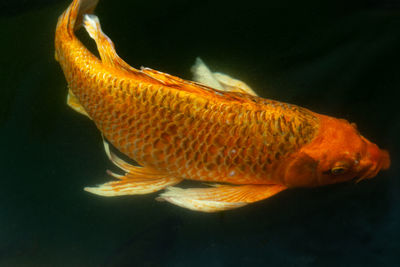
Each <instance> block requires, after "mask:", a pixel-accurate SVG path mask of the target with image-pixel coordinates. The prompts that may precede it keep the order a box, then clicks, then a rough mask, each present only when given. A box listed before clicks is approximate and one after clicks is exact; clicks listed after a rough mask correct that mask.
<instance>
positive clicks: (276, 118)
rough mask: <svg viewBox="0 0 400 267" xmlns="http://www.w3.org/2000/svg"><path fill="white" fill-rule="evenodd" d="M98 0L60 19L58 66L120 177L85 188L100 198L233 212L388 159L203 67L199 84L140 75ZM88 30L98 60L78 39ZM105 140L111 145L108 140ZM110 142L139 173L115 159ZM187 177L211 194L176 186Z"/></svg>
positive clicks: (79, 1)
mask: <svg viewBox="0 0 400 267" xmlns="http://www.w3.org/2000/svg"><path fill="white" fill-rule="evenodd" d="M97 2H98V1H97V0H74V1H73V2H72V4H71V5H70V6H69V7H68V8H67V9H66V10H65V11H64V13H63V14H62V15H61V16H60V18H59V20H58V24H57V28H56V35H55V58H56V60H57V61H58V62H59V63H60V65H61V68H62V70H63V72H64V75H65V78H66V80H67V82H68V86H69V93H68V97H67V103H68V105H69V106H70V107H72V108H73V109H74V110H76V111H77V112H79V113H81V114H83V115H85V116H87V117H89V118H90V119H91V120H92V121H93V122H94V123H95V124H96V126H97V128H98V129H99V130H100V132H101V134H102V135H103V137H104V147H105V152H106V154H107V156H108V158H109V159H110V160H111V161H112V162H113V163H114V164H115V165H116V166H117V167H119V168H120V169H121V170H122V171H123V172H124V174H117V173H114V172H111V171H108V174H109V175H110V176H112V177H114V178H116V179H118V180H116V181H112V182H107V183H104V184H102V185H98V186H96V187H86V188H85V190H86V191H88V192H90V193H93V194H97V195H101V196H121V195H139V194H148V193H152V192H156V191H159V190H162V189H165V191H164V192H163V193H161V194H160V195H159V197H158V200H162V201H168V202H170V203H173V204H175V205H178V206H181V207H184V208H188V209H191V210H195V211H202V212H215V211H221V210H228V209H234V208H238V207H242V206H245V205H247V204H249V203H252V202H256V201H260V200H263V199H266V198H269V197H271V196H273V195H275V194H277V193H279V192H281V191H283V190H285V189H287V188H293V187H315V186H324V185H329V184H335V183H340V182H345V181H350V180H357V181H359V180H362V179H366V178H372V177H374V176H376V175H377V173H378V172H379V171H380V170H381V169H383V170H385V169H388V168H389V166H390V158H389V154H388V152H387V151H385V150H381V149H379V148H378V146H377V145H375V144H374V143H372V142H370V141H368V140H367V139H366V138H364V137H363V136H362V135H361V134H360V133H359V132H358V130H357V128H356V127H355V125H354V124H352V123H349V122H348V121H346V120H344V119H337V118H333V117H329V116H326V115H322V114H317V113H315V112H312V111H310V110H308V109H306V108H302V107H299V106H296V105H291V104H287V103H282V102H278V101H275V100H269V99H264V98H261V97H259V96H257V95H256V93H255V92H254V91H253V90H252V89H251V88H250V87H249V86H247V85H246V84H245V83H244V82H241V81H239V80H236V79H233V78H231V77H230V76H228V75H225V74H222V73H213V72H211V71H210V69H209V68H208V67H207V66H206V65H205V64H204V63H203V62H202V61H201V60H200V59H198V60H197V62H196V65H195V66H194V67H193V69H192V70H193V72H194V77H195V78H194V79H195V81H188V80H183V79H180V78H178V77H175V76H172V75H169V74H166V73H162V72H159V71H155V70H153V69H150V68H141V69H135V68H133V67H131V66H130V65H128V64H127V63H126V62H125V61H123V60H122V59H121V58H120V57H119V56H118V55H117V53H116V51H115V48H114V44H113V42H112V41H111V40H110V38H108V37H107V35H105V34H104V33H103V31H102V30H101V27H100V22H99V19H98V17H96V16H95V15H93V14H92V12H93V10H94V8H95V6H96V4H97ZM81 25H83V26H84V27H85V29H86V31H87V32H88V34H89V35H90V37H91V38H92V39H94V41H95V42H96V45H97V49H98V52H99V55H100V58H98V57H97V56H95V55H94V54H92V53H91V52H90V51H89V50H88V49H87V48H86V47H85V46H84V45H83V44H82V43H81V42H80V41H79V40H78V38H77V37H76V36H75V34H74V32H75V30H76V29H77V28H79V27H80V26H81ZM106 140H107V141H106ZM109 143H111V144H112V145H113V146H114V147H115V148H116V149H117V150H119V151H120V152H121V153H123V154H125V155H126V156H127V157H129V158H130V159H132V160H134V161H135V162H137V164H138V165H134V164H131V163H128V162H126V161H124V160H123V159H121V158H120V157H118V156H117V155H116V154H115V153H113V152H112V151H111V149H110V147H109ZM185 179H189V180H196V181H203V182H208V183H209V184H208V187H199V188H187V189H183V188H179V187H175V186H174V185H176V184H178V183H179V182H181V181H183V180H185Z"/></svg>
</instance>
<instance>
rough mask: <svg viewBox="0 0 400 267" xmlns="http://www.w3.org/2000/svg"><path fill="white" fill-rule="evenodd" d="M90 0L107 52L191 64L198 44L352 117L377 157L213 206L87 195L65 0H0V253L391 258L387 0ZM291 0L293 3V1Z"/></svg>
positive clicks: (94, 177)
mask: <svg viewBox="0 0 400 267" xmlns="http://www.w3.org/2000/svg"><path fill="white" fill-rule="evenodd" d="M260 2H261V1H240V2H232V1H217V2H211V1H199V2H193V1H177V0H171V1H116V0H115V1H105V0H104V1H100V5H99V7H98V9H97V14H98V15H99V17H100V19H101V22H102V26H103V30H104V31H105V32H106V33H107V34H108V35H109V36H110V37H111V38H112V39H113V40H114V42H115V43H116V47H117V50H118V52H119V54H120V55H121V57H122V58H123V59H125V60H126V61H127V62H129V63H131V64H132V65H133V66H135V67H139V66H141V65H144V66H147V67H151V68H154V69H157V70H161V71H164V72H168V73H171V74H174V75H178V76H180V77H183V78H190V77H191V75H190V71H189V69H190V66H191V65H192V64H193V62H194V59H195V57H196V56H200V57H202V58H203V60H204V61H205V62H206V63H208V64H209V66H210V67H211V68H212V69H213V70H216V71H221V72H225V73H229V74H231V75H232V76H234V77H237V78H239V79H242V80H244V81H246V82H247V83H248V84H249V85H251V86H252V87H253V88H254V89H255V90H256V91H257V92H259V93H260V95H262V96H264V97H268V98H273V99H277V100H281V101H286V102H289V103H293V104H298V105H301V106H304V107H307V108H309V109H311V110H314V111H316V112H319V113H324V114H328V115H332V116H336V117H343V118H346V119H348V120H350V121H354V122H356V123H357V124H358V127H359V129H360V131H361V132H362V133H363V134H364V135H365V136H366V137H367V138H369V139H371V140H373V141H374V142H376V143H377V144H379V145H380V146H381V147H383V148H386V149H388V150H389V151H390V153H391V156H392V167H391V169H390V170H389V171H386V172H381V173H380V174H379V175H378V176H377V177H376V178H374V179H372V180H368V181H364V182H361V183H359V184H356V185H354V184H343V185H336V186H332V187H327V188H315V189H293V190H288V191H286V192H283V193H281V194H279V195H277V196H276V197H273V198H271V199H268V200H265V201H262V202H259V203H255V204H253V205H250V206H247V207H244V208H242V209H237V210H233V211H228V212H224V213H219V214H203V213H196V212H192V211H188V210H184V209H182V208H179V207H175V206H172V205H169V204H167V203H160V202H156V201H155V200H154V198H155V197H156V194H152V195H145V196H128V197H120V198H101V197H97V196H94V195H91V194H88V193H86V192H84V191H83V187H85V186H88V185H95V184H98V183H102V182H105V181H107V179H108V178H107V177H106V174H105V170H106V169H107V168H113V167H112V166H111V163H110V162H109V161H108V160H107V159H106V155H105V154H104V151H103V148H102V144H101V137H100V134H99V132H98V131H97V130H96V128H95V127H94V125H93V123H92V122H91V121H89V120H88V119H87V118H85V117H83V116H81V115H80V114H77V113H76V112H74V111H72V110H71V109H69V108H68V107H67V106H66V104H65V100H66V92H67V89H66V82H65V79H64V77H63V75H62V72H61V69H60V68H59V66H58V65H57V63H56V62H55V60H54V59H53V56H54V49H53V38H54V28H55V25H56V22H57V17H58V16H59V15H60V14H61V13H62V11H63V10H64V9H65V8H66V6H67V5H68V4H69V2H68V1H36V2H33V1H22V0H20V1H3V2H2V4H1V5H0V7H1V8H0V10H1V12H0V14H1V17H0V29H1V31H0V32H1V42H0V48H1V50H0V51H1V55H0V63H1V64H0V77H1V79H0V100H1V102H0V137H1V138H0V147H1V152H2V153H1V156H0V167H1V169H0V170H1V172H0V177H1V178H0V265H1V266H43V265H47V266H189V265H190V266H206V265H207V266H260V265H261V266H399V265H400V257H399V254H400V241H399V240H400V206H399V204H400V194H399V193H400V184H399V183H400V182H399V172H400V171H399V164H398V156H399V149H400V146H399V144H400V143H399V136H400V135H399V133H400V112H399V98H398V95H399V93H398V91H399V88H400V75H399V61H400V53H399V51H400V5H399V4H398V2H396V1H390V0H388V1H366V2H365V1H364V2H363V3H362V4H359V3H358V2H354V1H352V3H351V4H345V5H341V4H337V3H336V1H307V2H304V1H280V2H279V4H278V2H276V3H271V4H269V5H268V6H267V5H265V4H264V5H261V4H260ZM299 2H301V3H299Z"/></svg>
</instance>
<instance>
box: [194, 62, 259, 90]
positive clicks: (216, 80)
mask: <svg viewBox="0 0 400 267" xmlns="http://www.w3.org/2000/svg"><path fill="white" fill-rule="evenodd" d="M191 71H192V73H193V80H194V81H196V82H199V83H202V84H204V85H207V86H209V87H212V88H215V89H218V90H222V91H228V92H240V93H246V94H249V95H253V96H257V94H256V93H255V92H254V91H253V90H252V89H251V88H250V87H249V86H248V85H247V84H246V83H244V82H242V81H240V80H237V79H234V78H232V77H230V76H229V75H226V74H223V73H219V72H211V70H210V69H209V68H208V67H207V65H206V64H205V63H204V62H203V60H201V58H199V57H198V58H196V62H195V64H194V65H193V67H192V69H191Z"/></svg>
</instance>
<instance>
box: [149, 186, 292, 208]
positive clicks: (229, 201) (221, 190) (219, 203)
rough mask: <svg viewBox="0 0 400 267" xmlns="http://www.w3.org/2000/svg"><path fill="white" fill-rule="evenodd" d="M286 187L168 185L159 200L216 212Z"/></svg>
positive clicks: (247, 202)
mask: <svg viewBox="0 0 400 267" xmlns="http://www.w3.org/2000/svg"><path fill="white" fill-rule="evenodd" d="M285 189H286V187H285V186H282V185H240V186H235V185H216V186H214V187H212V188H189V189H182V188H178V187H168V188H167V191H166V192H164V193H162V194H161V195H160V197H159V198H157V199H158V200H165V201H168V202H170V203H172V204H175V205H177V206H180V207H183V208H187V209H191V210H195V211H202V212H216V211H222V210H229V209H234V208H239V207H242V206H245V205H247V204H249V203H252V202H256V201H259V200H262V199H265V198H268V197H271V196H273V195H275V194H277V193H279V192H281V191H282V190H285Z"/></svg>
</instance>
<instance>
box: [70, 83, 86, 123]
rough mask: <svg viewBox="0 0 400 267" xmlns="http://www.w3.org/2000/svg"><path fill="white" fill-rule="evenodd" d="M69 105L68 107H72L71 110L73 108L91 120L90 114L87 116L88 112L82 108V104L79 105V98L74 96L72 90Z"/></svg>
mask: <svg viewBox="0 0 400 267" xmlns="http://www.w3.org/2000/svg"><path fill="white" fill-rule="evenodd" d="M67 104H68V106H70V108H72V109H73V110H75V111H76V112H79V113H81V114H82V115H85V116H87V117H88V118H89V119H91V118H90V116H89V114H87V112H86V110H85V109H84V108H83V107H82V105H81V103H79V100H78V98H77V97H76V96H75V95H74V93H73V92H72V91H71V89H69V90H68V96H67Z"/></svg>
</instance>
